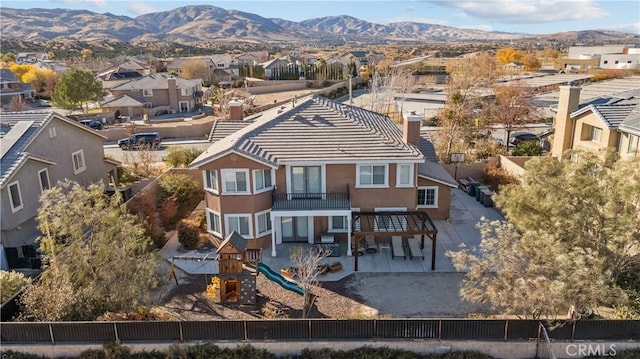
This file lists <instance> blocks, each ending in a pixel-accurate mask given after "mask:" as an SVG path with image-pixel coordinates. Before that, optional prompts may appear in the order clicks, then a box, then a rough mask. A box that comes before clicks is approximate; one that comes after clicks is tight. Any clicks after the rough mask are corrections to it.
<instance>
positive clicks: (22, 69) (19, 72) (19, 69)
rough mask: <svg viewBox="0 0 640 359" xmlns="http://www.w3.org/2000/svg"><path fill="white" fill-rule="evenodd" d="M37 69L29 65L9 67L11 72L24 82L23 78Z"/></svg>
mask: <svg viewBox="0 0 640 359" xmlns="http://www.w3.org/2000/svg"><path fill="white" fill-rule="evenodd" d="M35 68H36V67H35V66H33V65H29V64H13V65H11V66H9V71H11V72H12V73H13V74H14V75H16V78H17V79H18V80H20V81H22V76H23V75H24V74H26V73H27V72H30V71H33V69H35Z"/></svg>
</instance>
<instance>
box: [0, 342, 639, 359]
mask: <svg viewBox="0 0 640 359" xmlns="http://www.w3.org/2000/svg"><path fill="white" fill-rule="evenodd" d="M123 344H124V345H125V346H128V347H129V348H131V351H132V352H141V351H147V352H151V351H154V350H155V351H161V352H165V351H167V350H168V349H169V347H170V346H171V345H173V344H174V343H164V342H163V343H132V344H129V343H123ZM183 344H184V345H197V344H202V342H185V343H183ZM215 344H216V345H217V346H219V347H221V348H235V347H236V346H238V345H243V344H250V345H252V346H253V347H255V348H258V349H266V350H268V351H269V352H271V353H274V354H275V355H276V356H287V355H299V354H300V353H301V352H302V350H303V349H306V348H308V349H315V350H319V349H324V348H331V349H333V350H344V351H346V350H352V349H356V348H360V347H363V346H371V347H388V348H392V349H403V350H410V351H413V352H417V353H422V354H429V353H446V352H449V351H478V352H482V353H485V354H489V355H492V356H493V357H495V358H505V359H530V358H534V357H536V353H537V354H538V355H539V357H542V358H550V357H551V356H550V355H549V354H548V352H547V351H546V350H547V348H546V346H545V345H544V344H542V343H540V344H538V343H536V342H535V341H529V342H508V343H507V342H495V341H494V342H483V341H471V340H469V341H438V340H416V341H325V342H323V341H316V342H282V341H279V342H250V343H238V342H235V343H232V342H218V343H215ZM538 346H539V348H538ZM101 347H102V345H100V344H95V345H67V344H60V345H29V346H25V345H10V344H3V345H2V350H13V351H17V352H22V353H31V354H36V355H39V356H44V357H72V356H73V357H75V356H78V355H79V354H80V353H81V352H82V351H84V350H87V349H100V348H101ZM636 348H640V342H600V341H599V342H554V343H552V344H551V349H552V350H553V353H554V354H555V356H556V358H558V359H570V358H581V357H583V356H584V355H580V351H581V350H582V353H584V354H585V355H587V354H589V352H588V350H591V354H593V353H594V352H595V351H598V350H600V352H599V353H600V354H606V353H609V354H613V351H612V350H615V352H616V353H620V352H621V351H623V350H625V349H636Z"/></svg>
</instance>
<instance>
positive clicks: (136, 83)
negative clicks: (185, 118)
mask: <svg viewBox="0 0 640 359" xmlns="http://www.w3.org/2000/svg"><path fill="white" fill-rule="evenodd" d="M111 93H112V94H113V98H112V99H110V100H108V101H105V102H103V103H102V110H103V111H104V112H109V111H112V112H118V113H119V114H120V115H121V116H129V117H130V118H141V117H142V116H143V115H144V114H148V115H149V116H155V115H156V114H160V113H163V112H164V113H169V112H173V113H177V112H191V111H195V110H197V109H199V108H200V107H202V95H203V92H202V80H201V79H195V80H189V79H184V78H181V77H175V76H173V75H171V74H169V73H155V74H149V75H146V76H143V77H139V78H136V79H134V80H131V81H129V82H126V83H124V84H121V85H118V86H116V87H113V88H112V89H111Z"/></svg>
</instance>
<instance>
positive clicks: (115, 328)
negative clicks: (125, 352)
mask: <svg viewBox="0 0 640 359" xmlns="http://www.w3.org/2000/svg"><path fill="white" fill-rule="evenodd" d="M113 332H114V333H116V341H120V337H119V336H118V323H116V322H113Z"/></svg>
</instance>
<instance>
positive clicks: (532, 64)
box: [522, 54, 542, 71]
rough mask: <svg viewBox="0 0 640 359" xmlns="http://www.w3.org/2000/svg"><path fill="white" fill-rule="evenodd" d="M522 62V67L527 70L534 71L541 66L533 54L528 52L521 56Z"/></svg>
mask: <svg viewBox="0 0 640 359" xmlns="http://www.w3.org/2000/svg"><path fill="white" fill-rule="evenodd" d="M522 63H523V64H524V69H525V70H527V71H535V70H539V69H540V67H542V64H541V63H540V61H539V60H538V58H537V57H536V56H535V55H532V54H528V55H526V56H524V57H523V58H522Z"/></svg>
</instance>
